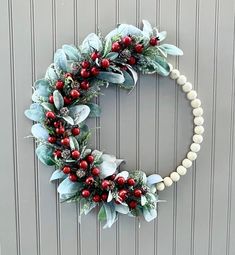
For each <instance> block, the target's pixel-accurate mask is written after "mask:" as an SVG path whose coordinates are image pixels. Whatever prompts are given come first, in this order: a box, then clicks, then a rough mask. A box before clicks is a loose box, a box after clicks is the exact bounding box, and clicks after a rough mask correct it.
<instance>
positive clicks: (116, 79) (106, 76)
mask: <svg viewBox="0 0 235 255" xmlns="http://www.w3.org/2000/svg"><path fill="white" fill-rule="evenodd" d="M97 78H98V79H100V80H104V81H107V82H111V83H114V84H122V83H123V82H124V81H125V78H124V75H123V74H120V73H112V72H100V73H99V75H98V76H97Z"/></svg>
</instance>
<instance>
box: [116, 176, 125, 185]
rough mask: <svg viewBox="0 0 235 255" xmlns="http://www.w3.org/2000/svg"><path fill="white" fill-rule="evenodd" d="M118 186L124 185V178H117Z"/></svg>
mask: <svg viewBox="0 0 235 255" xmlns="http://www.w3.org/2000/svg"><path fill="white" fill-rule="evenodd" d="M116 182H117V184H118V185H121V186H122V185H124V183H125V182H126V180H125V179H124V177H118V178H117V180H116Z"/></svg>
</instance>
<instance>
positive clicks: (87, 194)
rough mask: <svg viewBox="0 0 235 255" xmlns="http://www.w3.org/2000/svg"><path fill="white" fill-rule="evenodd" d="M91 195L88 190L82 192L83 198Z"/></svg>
mask: <svg viewBox="0 0 235 255" xmlns="http://www.w3.org/2000/svg"><path fill="white" fill-rule="evenodd" d="M90 194H91V193H90V191H89V190H88V189H84V190H83V191H82V196H83V197H85V198H87V197H89V196H90Z"/></svg>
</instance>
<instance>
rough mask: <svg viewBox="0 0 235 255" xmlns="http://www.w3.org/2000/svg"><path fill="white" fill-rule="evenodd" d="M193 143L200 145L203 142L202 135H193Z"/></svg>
mask: <svg viewBox="0 0 235 255" xmlns="http://www.w3.org/2000/svg"><path fill="white" fill-rule="evenodd" d="M193 141H194V142H195V143H202V141H203V137H202V135H194V136H193Z"/></svg>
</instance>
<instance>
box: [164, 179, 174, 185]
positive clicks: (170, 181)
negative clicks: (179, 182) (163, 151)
mask: <svg viewBox="0 0 235 255" xmlns="http://www.w3.org/2000/svg"><path fill="white" fill-rule="evenodd" d="M163 181H164V184H165V186H166V187H170V186H171V185H172V183H173V181H172V180H171V178H170V177H165V178H164V179H163Z"/></svg>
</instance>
